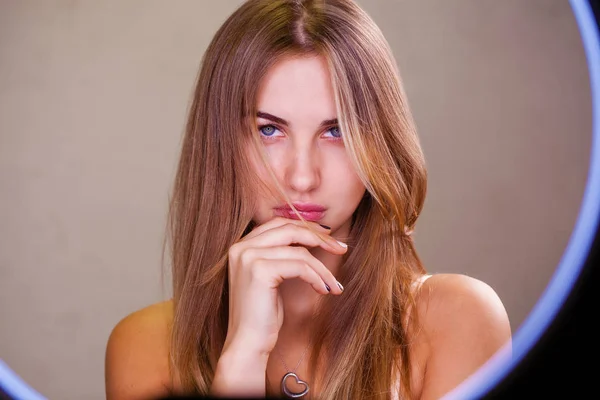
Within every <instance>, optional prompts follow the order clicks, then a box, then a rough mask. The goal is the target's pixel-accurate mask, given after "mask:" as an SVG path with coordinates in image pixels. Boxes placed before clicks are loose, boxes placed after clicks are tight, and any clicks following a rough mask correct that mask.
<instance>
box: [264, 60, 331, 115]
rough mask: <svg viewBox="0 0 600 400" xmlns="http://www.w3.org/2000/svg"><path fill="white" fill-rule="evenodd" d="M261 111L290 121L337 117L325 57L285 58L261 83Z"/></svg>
mask: <svg viewBox="0 0 600 400" xmlns="http://www.w3.org/2000/svg"><path fill="white" fill-rule="evenodd" d="M258 109H259V110H260V111H264V112H268V113H270V114H274V115H277V116H279V117H282V118H285V119H289V120H291V121H294V120H295V119H296V120H301V119H303V118H315V119H326V118H332V117H334V116H335V115H336V110H335V100H334V95H333V87H332V84H331V77H330V74H329V70H328V67H327V63H326V61H325V59H324V58H323V57H318V56H311V57H294V58H284V59H283V60H281V61H279V62H278V63H276V64H275V65H274V66H273V67H272V68H271V69H270V70H269V72H268V73H267V75H266V76H265V78H264V79H263V81H262V82H261V85H260V89H259V94H258Z"/></svg>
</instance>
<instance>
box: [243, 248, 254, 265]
mask: <svg viewBox="0 0 600 400" xmlns="http://www.w3.org/2000/svg"><path fill="white" fill-rule="evenodd" d="M253 258H254V250H253V249H245V250H243V251H242V252H240V254H239V260H240V263H241V264H242V265H249V264H251V263H252V260H253Z"/></svg>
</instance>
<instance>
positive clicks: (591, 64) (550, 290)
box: [0, 0, 600, 400]
mask: <svg viewBox="0 0 600 400" xmlns="http://www.w3.org/2000/svg"><path fill="white" fill-rule="evenodd" d="M570 4H571V8H572V9H573V13H574V15H575V19H576V21H577V24H578V26H579V31H580V34H581V38H582V40H583V46H584V50H585V54H586V57H587V64H588V69H589V74H590V86H591V94H592V113H593V128H592V149H591V150H592V151H591V156H590V169H589V172H588V180H587V184H586V188H585V192H584V196H583V204H582V207H581V209H580V212H579V216H578V219H577V222H576V224H575V229H574V230H573V233H572V234H571V238H570V241H569V243H568V245H567V248H566V251H565V253H564V254H563V256H562V258H561V260H560V263H559V266H558V268H557V270H556V272H555V273H554V275H553V277H552V279H551V281H550V284H549V285H548V287H547V288H546V289H545V291H544V293H543V294H542V297H541V298H540V300H539V301H538V302H537V304H536V305H535V307H534V308H533V310H532V312H531V313H530V314H529V316H528V317H527V319H526V320H525V321H524V322H523V324H522V326H521V327H520V328H519V330H518V332H517V333H516V334H515V336H514V337H513V340H512V357H511V355H510V354H509V352H508V351H506V350H507V348H505V349H503V350H500V351H499V352H498V353H497V354H496V355H495V356H494V357H492V358H491V359H490V360H489V361H488V362H487V363H486V364H485V365H483V366H482V367H481V368H480V369H479V370H477V372H476V373H474V374H473V375H472V376H471V377H469V378H468V379H466V380H465V381H464V382H462V383H461V384H460V385H459V386H458V387H456V388H455V389H454V390H452V391H451V392H450V393H448V394H447V395H446V396H445V397H444V399H445V400H451V399H457V400H464V399H476V398H482V397H483V396H485V394H486V393H487V392H489V391H490V390H491V389H492V388H493V387H494V386H496V385H498V384H499V383H500V381H501V380H502V379H503V378H504V377H506V376H507V375H508V373H509V372H510V371H511V370H512V369H514V368H515V367H516V365H517V364H518V363H519V362H520V361H521V360H522V359H523V357H525V355H526V354H527V353H528V352H529V351H530V350H531V349H532V347H533V346H534V345H535V343H536V342H537V341H538V340H539V339H540V337H541V336H542V334H543V333H544V331H545V330H546V329H547V328H548V326H549V325H550V323H551V322H552V320H553V319H554V317H555V316H556V314H557V313H558V311H559V310H560V308H561V307H562V305H563V304H564V302H565V300H566V298H567V296H568V295H569V293H570V291H571V289H572V288H573V285H574V283H575V281H576V280H577V278H578V276H579V275H580V272H581V270H582V269H583V265H584V263H585V261H586V258H587V256H588V254H589V251H590V247H591V244H592V242H593V240H594V237H595V234H596V231H597V229H598V221H599V216H600V120H599V118H600V39H599V36H598V26H597V24H596V20H595V17H594V14H593V12H592V9H591V6H590V4H589V2H588V0H570ZM0 394H4V395H6V396H8V397H9V398H13V399H23V400H47V399H46V398H45V397H43V396H42V395H41V394H40V393H38V392H37V391H35V390H34V389H33V388H31V387H30V386H29V385H27V383H26V382H25V381H23V380H22V379H21V378H20V377H19V376H18V375H17V374H16V373H14V372H13V371H12V370H11V369H10V368H9V367H8V365H6V363H4V362H3V361H2V360H1V359H0Z"/></svg>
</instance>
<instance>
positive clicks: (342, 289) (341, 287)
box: [337, 282, 344, 292]
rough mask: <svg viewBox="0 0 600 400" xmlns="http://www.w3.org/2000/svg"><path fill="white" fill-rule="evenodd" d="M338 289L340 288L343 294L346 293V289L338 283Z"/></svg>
mask: <svg viewBox="0 0 600 400" xmlns="http://www.w3.org/2000/svg"><path fill="white" fill-rule="evenodd" d="M337 285H338V287H339V288H340V290H341V291H342V292H343V291H344V287H343V286H342V284H341V283H339V282H337Z"/></svg>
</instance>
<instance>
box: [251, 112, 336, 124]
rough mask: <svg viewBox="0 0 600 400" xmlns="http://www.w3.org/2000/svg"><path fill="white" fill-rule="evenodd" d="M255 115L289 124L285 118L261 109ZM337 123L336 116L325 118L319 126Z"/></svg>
mask: <svg viewBox="0 0 600 400" xmlns="http://www.w3.org/2000/svg"><path fill="white" fill-rule="evenodd" d="M256 116H257V117H258V118H264V119H268V120H270V121H273V122H277V123H278V124H281V125H285V126H290V123H289V122H287V121H286V120H285V119H283V118H279V117H276V116H275V115H272V114H269V113H266V112H263V111H259V112H257V113H256ZM337 123H338V119H337V118H334V119H326V120H324V121H323V122H321V125H320V127H325V126H329V125H337Z"/></svg>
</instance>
